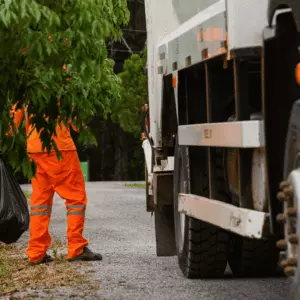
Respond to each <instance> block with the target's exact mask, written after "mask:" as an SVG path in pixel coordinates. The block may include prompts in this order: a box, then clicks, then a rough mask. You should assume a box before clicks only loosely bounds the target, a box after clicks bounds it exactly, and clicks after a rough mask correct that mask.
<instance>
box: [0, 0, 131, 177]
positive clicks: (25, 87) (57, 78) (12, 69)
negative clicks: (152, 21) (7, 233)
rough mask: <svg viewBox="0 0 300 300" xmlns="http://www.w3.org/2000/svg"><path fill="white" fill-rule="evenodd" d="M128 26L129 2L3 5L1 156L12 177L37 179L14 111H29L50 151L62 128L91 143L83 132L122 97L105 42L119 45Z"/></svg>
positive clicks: (40, 0) (0, 1)
mask: <svg viewBox="0 0 300 300" xmlns="http://www.w3.org/2000/svg"><path fill="white" fill-rule="evenodd" d="M128 20H129V12H128V10H127V1H126V0H51V1H50V0H0V98H1V102H0V119H1V121H0V139H1V140H0V148H1V151H2V152H4V153H5V155H7V158H8V160H9V162H10V164H11V165H12V166H13V168H14V169H15V170H19V169H20V168H21V166H23V172H24V173H25V174H26V175H27V176H28V177H30V176H31V175H32V172H33V171H32V168H31V167H33V165H32V164H31V163H30V161H29V160H28V158H27V156H26V151H25V149H24V142H25V132H24V128H20V129H16V128H14V125H13V124H12V122H11V121H12V120H11V117H10V109H11V107H12V105H13V104H14V103H17V102H18V103H19V104H18V106H19V107H23V106H24V105H28V111H29V114H31V115H32V116H33V117H32V118H31V122H32V124H33V125H34V126H35V128H36V129H37V130H38V131H39V132H40V133H41V139H42V142H43V145H44V147H45V148H46V149H47V150H48V151H50V150H51V149H55V144H54V143H53V141H52V140H51V137H52V136H53V134H54V132H55V127H56V125H57V124H58V122H61V121H62V122H64V123H65V124H67V123H68V121H69V120H72V122H73V123H74V124H75V125H76V126H77V127H78V128H79V129H81V130H82V134H81V137H80V139H81V141H83V142H86V141H87V140H91V139H92V138H93V136H92V134H91V133H89V132H88V131H84V130H83V126H82V124H86V123H88V122H89V120H90V118H91V117H92V116H93V115H96V114H99V113H102V114H104V115H105V114H107V113H110V111H111V110H110V108H111V106H112V102H113V101H114V100H115V99H116V101H118V98H119V97H120V91H119V79H118V77H117V76H116V75H115V74H114V73H113V62H112V61H111V60H109V59H108V57H107V52H106V41H107V39H118V38H119V37H120V31H119V26H122V25H124V24H126V23H127V22H128ZM58 100H59V101H60V105H58ZM10 126H12V127H13V129H14V134H13V135H12V136H7V135H6V134H5V133H6V132H8V130H9V128H10ZM30 166H31V167H30Z"/></svg>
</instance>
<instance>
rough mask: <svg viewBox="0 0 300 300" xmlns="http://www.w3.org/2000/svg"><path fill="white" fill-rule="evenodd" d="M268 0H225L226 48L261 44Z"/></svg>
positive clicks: (265, 23) (265, 24) (266, 23)
mask: <svg viewBox="0 0 300 300" xmlns="http://www.w3.org/2000/svg"><path fill="white" fill-rule="evenodd" d="M268 2H269V0H258V1H253V0H226V6H227V24H228V50H229V51H230V50H232V49H239V48H247V47H256V46H259V47H261V46H262V32H263V30H264V28H265V27H266V26H267V25H268V22H267V10H268Z"/></svg>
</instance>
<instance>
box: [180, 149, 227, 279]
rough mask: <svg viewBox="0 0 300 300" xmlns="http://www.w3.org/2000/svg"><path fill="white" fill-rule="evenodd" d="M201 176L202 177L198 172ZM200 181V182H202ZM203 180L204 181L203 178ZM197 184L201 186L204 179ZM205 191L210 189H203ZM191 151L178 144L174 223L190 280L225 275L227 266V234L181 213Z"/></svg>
mask: <svg viewBox="0 0 300 300" xmlns="http://www.w3.org/2000/svg"><path fill="white" fill-rule="evenodd" d="M198 174H199V175H200V174H201V171H200V170H199V172H198ZM199 179H200V180H199ZM202 179H203V178H202ZM197 182H199V185H201V183H202V182H206V180H202V182H201V178H198V180H197ZM202 188H203V190H204V189H205V188H207V187H202ZM190 192H193V191H191V190H190V167H189V148H188V147H185V146H178V143H177V145H176V149H175V170H174V221H175V237H176V250H177V256H178V262H179V266H180V269H181V270H182V272H183V274H184V275H185V276H186V277H188V278H218V277H222V276H224V272H225V269H226V265H227V254H228V234H227V232H225V231H224V230H222V229H220V228H217V227H215V226H213V225H211V224H208V223H205V222H202V221H199V220H196V219H194V218H190V217H188V216H185V215H184V214H180V213H179V212H178V194H179V193H190Z"/></svg>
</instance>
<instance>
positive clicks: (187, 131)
mask: <svg viewBox="0 0 300 300" xmlns="http://www.w3.org/2000/svg"><path fill="white" fill-rule="evenodd" d="M178 137H179V145H186V146H211V147H234V148H260V147H264V145H265V138H264V122H263V121H242V122H226V123H205V124H196V125H184V126H179V129H178Z"/></svg>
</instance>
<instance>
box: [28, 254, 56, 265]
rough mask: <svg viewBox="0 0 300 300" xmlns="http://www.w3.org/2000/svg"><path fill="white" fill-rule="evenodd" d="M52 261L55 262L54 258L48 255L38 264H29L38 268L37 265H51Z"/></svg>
mask: <svg viewBox="0 0 300 300" xmlns="http://www.w3.org/2000/svg"><path fill="white" fill-rule="evenodd" d="M52 261H53V258H52V257H51V256H50V255H48V254H46V255H45V256H44V258H43V259H42V260H40V261H37V262H29V264H30V265H31V266H36V265H41V264H46V263H49V262H52Z"/></svg>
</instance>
